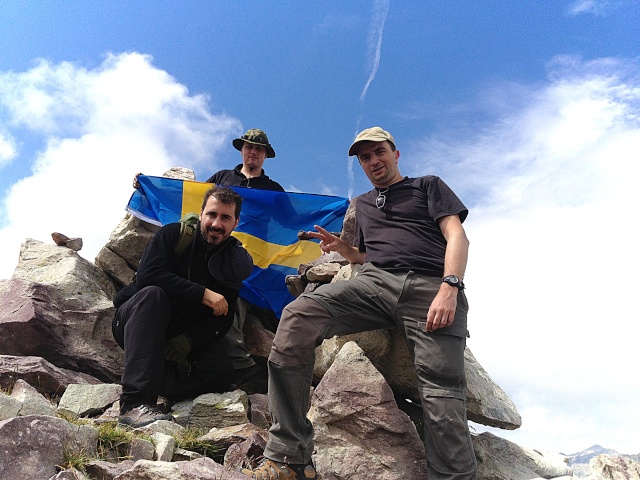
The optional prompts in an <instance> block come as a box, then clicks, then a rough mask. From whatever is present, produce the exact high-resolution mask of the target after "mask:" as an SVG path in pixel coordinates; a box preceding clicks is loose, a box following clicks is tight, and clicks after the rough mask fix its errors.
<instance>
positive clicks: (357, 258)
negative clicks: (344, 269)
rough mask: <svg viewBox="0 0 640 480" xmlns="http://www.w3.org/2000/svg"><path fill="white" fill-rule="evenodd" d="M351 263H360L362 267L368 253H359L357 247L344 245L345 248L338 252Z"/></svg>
mask: <svg viewBox="0 0 640 480" xmlns="http://www.w3.org/2000/svg"><path fill="white" fill-rule="evenodd" d="M337 251H338V253H339V254H340V255H342V256H343V257H344V259H345V260H347V261H348V262H349V263H358V264H360V265H362V264H363V263H364V262H365V257H366V253H365V252H361V251H359V250H358V249H357V248H356V247H352V246H350V245H347V244H346V243H345V244H344V248H341V249H340V250H337Z"/></svg>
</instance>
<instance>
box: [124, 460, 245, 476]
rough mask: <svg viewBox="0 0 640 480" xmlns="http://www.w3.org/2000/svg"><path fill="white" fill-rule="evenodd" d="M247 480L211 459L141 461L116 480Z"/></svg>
mask: <svg viewBox="0 0 640 480" xmlns="http://www.w3.org/2000/svg"><path fill="white" fill-rule="evenodd" d="M196 478H197V479H198V480H247V477H246V476H244V475H242V474H241V473H239V472H234V471H231V470H229V469H227V468H225V467H224V466H222V465H220V464H219V463H216V462H214V461H213V460H211V459H210V458H206V457H204V458H200V459H197V460H193V461H187V462H152V461H149V460H139V461H137V462H136V463H135V464H134V466H133V467H132V468H130V469H128V470H125V471H124V472H122V473H121V474H120V475H118V476H117V477H116V478H115V479H114V480H183V479H184V480H187V479H196Z"/></svg>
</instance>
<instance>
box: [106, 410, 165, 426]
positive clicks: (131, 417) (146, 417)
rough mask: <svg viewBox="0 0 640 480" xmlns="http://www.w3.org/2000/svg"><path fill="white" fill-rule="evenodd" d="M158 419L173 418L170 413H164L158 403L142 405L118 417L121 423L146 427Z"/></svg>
mask: <svg viewBox="0 0 640 480" xmlns="http://www.w3.org/2000/svg"><path fill="white" fill-rule="evenodd" d="M158 420H173V416H172V415H171V414H170V413H162V412H161V411H160V409H159V408H158V407H157V406H156V405H140V406H139V407H135V408H132V409H131V410H129V411H128V412H126V413H125V414H123V415H120V417H118V423H119V424H120V425H128V426H130V427H131V428H138V427H144V426H145V425H149V424H150V423H153V422H156V421H158Z"/></svg>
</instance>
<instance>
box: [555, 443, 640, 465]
mask: <svg viewBox="0 0 640 480" xmlns="http://www.w3.org/2000/svg"><path fill="white" fill-rule="evenodd" d="M602 454H607V455H613V456H619V457H625V458H628V459H630V460H635V461H636V462H640V453H637V454H633V455H628V454H625V453H620V452H618V451H616V450H611V449H610V448H604V447H602V446H600V445H593V446H592V447H589V448H587V449H586V450H583V451H581V452H578V453H573V454H571V455H567V454H566V453H561V455H564V456H565V457H567V461H568V463H569V465H570V466H574V465H581V464H585V465H589V460H591V459H592V458H593V457H597V456H598V455H602Z"/></svg>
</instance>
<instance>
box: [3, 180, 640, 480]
mask: <svg viewBox="0 0 640 480" xmlns="http://www.w3.org/2000/svg"><path fill="white" fill-rule="evenodd" d="M165 175H166V176H173V177H177V178H183V179H191V180H193V179H194V176H193V172H191V171H190V170H187V169H183V168H175V169H172V170H170V171H169V172H167V173H166V174H165ZM353 218H354V211H353V209H352V208H351V209H350V210H349V211H348V212H347V215H346V218H345V221H344V225H343V231H342V232H341V235H342V236H343V237H344V238H353ZM156 230H157V227H154V226H152V225H148V224H145V223H144V222H142V221H140V220H138V219H136V218H133V217H131V216H129V215H127V216H125V218H124V219H123V220H122V222H121V223H120V224H119V225H117V226H116V227H115V228H114V229H113V232H112V234H111V236H110V238H109V239H108V241H107V243H106V244H105V246H104V247H103V248H102V250H101V251H100V253H99V254H98V256H97V258H96V259H95V263H91V262H89V261H87V260H85V259H83V258H82V257H81V256H80V255H79V254H78V250H80V249H81V247H82V239H79V238H73V239H69V238H68V237H67V236H66V235H64V234H62V233H59V232H54V234H53V235H52V238H53V240H54V241H53V243H51V244H45V243H43V242H39V241H35V240H32V239H26V240H25V242H24V243H23V245H22V248H21V250H20V255H19V259H18V264H17V266H16V269H15V272H14V275H13V277H12V278H11V279H8V280H3V281H0V479H21V480H29V479H33V480H43V479H44V480H46V479H109V480H111V479H113V480H125V479H152V480H159V479H200V480H207V479H211V480H213V479H216V480H226V479H228V480H242V479H246V477H245V476H243V475H242V474H241V473H240V470H241V469H242V468H244V467H246V466H249V465H255V464H256V463H257V462H258V461H259V460H260V458H261V455H262V452H263V450H264V446H265V444H266V440H267V438H268V433H267V430H268V428H269V426H270V424H271V418H270V416H269V411H268V408H267V397H266V383H267V382H266V379H267V376H266V375H267V374H266V368H265V365H266V358H267V356H268V353H269V350H270V346H271V340H272V339H273V335H274V331H273V330H274V326H273V325H272V324H270V323H269V322H263V321H260V320H259V319H258V318H256V317H253V316H249V317H248V318H247V321H246V324H245V327H244V329H245V331H244V333H245V337H246V344H247V346H248V348H249V350H250V352H251V354H252V356H253V357H254V359H255V360H256V362H257V364H258V365H259V366H261V368H260V373H259V374H258V375H257V376H255V377H253V378H252V379H251V380H250V381H248V382H247V383H245V384H240V385H238V386H237V388H236V389H235V390H233V391H230V392H225V393H209V394H205V395H201V396H199V397H197V398H193V399H188V400H185V401H183V402H179V403H175V404H169V403H168V402H165V401H164V399H162V398H159V399H158V401H159V407H161V408H163V409H165V411H166V412H171V413H172V415H173V417H174V420H175V421H172V422H170V421H166V420H161V421H157V422H155V423H152V424H150V425H148V426H146V427H143V428H139V429H135V430H131V429H127V428H124V427H119V426H117V424H116V421H117V415H118V410H119V405H118V403H119V402H118V399H119V395H120V391H121V387H120V385H119V384H118V381H119V378H120V374H121V372H122V366H123V357H124V354H123V352H122V350H121V349H120V348H119V347H118V346H117V345H116V343H115V342H114V340H113V337H112V335H111V319H112V317H113V313H114V307H113V304H112V300H113V297H114V295H115V293H116V292H117V290H118V289H120V288H122V286H123V285H126V284H128V283H129V282H130V281H131V279H132V278H133V275H134V274H135V271H136V268H137V265H138V262H139V260H140V256H141V255H142V251H143V250H144V248H145V246H146V244H147V242H148V241H149V239H150V238H151V237H152V236H153V234H154V233H155V231H156ZM354 270H356V269H355V268H354V267H353V266H352V265H350V264H348V262H346V261H345V260H344V259H343V258H341V257H340V256H338V255H336V254H335V253H334V254H329V255H322V256H321V257H320V258H318V259H317V260H315V261H313V262H311V263H309V264H306V265H301V266H300V268H299V269H298V275H294V276H291V277H289V278H287V287H288V288H289V291H290V292H291V293H292V294H293V295H294V296H297V295H299V294H300V293H302V292H303V291H309V290H312V289H314V288H316V287H317V286H318V285H320V284H322V283H326V282H337V281H346V280H348V279H349V278H350V277H351V275H353V274H354V273H355V272H354ZM465 360H466V374H467V382H468V392H467V395H468V417H469V419H470V420H473V421H475V422H477V423H480V424H483V425H488V426H492V427H497V428H500V429H509V430H511V429H516V428H518V427H520V425H521V418H520V415H519V413H518V411H517V409H516V407H515V405H514V404H513V402H512V401H511V400H510V399H509V398H508V396H507V395H506V393H505V392H504V391H503V390H502V389H501V388H500V387H499V386H498V385H496V384H495V383H494V382H493V380H492V379H491V377H490V375H489V374H488V373H487V372H486V371H485V370H484V369H483V368H482V366H481V365H480V364H479V363H478V362H477V360H476V359H475V357H474V356H473V354H472V353H471V351H469V350H467V351H466V353H465ZM345 386H348V388H345ZM417 403H418V397H417V390H416V385H415V375H414V373H413V367H412V365H411V362H410V359H409V355H408V352H407V349H406V346H405V344H404V342H403V340H402V337H401V336H400V335H399V333H398V332H397V331H395V330H379V331H373V332H365V333H361V334H357V335H350V336H345V337H334V338H331V339H328V340H326V341H325V342H324V343H323V344H322V345H320V346H319V347H318V348H317V351H316V365H315V369H314V392H313V395H312V401H311V405H310V408H309V414H308V416H309V419H310V420H311V422H312V423H313V425H314V427H315V444H316V451H315V454H314V462H315V465H316V467H317V470H318V474H319V475H318V476H319V478H322V479H324V480H330V479H350V480H372V479H376V480H411V479H416V480H418V479H424V478H425V466H424V459H425V452H424V446H423V442H422V440H421V438H420V433H421V428H420V426H419V425H420V423H421V410H420V409H419V408H418V407H417V406H416V404H417ZM473 442H474V449H475V452H476V456H477V459H478V478H479V479H480V480H489V479H492V480H496V479H503V480H520V479H522V480H525V479H527V480H528V479H535V478H546V479H551V478H566V479H568V478H572V477H573V474H574V472H573V471H572V468H571V466H570V465H569V464H568V461H567V457H566V456H562V455H558V454H550V453H543V451H542V450H531V449H528V448H524V447H520V446H518V445H516V444H514V443H511V442H508V441H506V440H504V439H502V438H500V437H499V436H496V435H493V434H489V433H483V434H475V435H473ZM363 465H366V467H367V468H366V469H363V468H361V467H362V466H363ZM589 465H590V469H589V471H588V472H586V473H585V475H588V476H586V477H585V478H589V479H591V480H599V479H614V478H615V479H618V478H620V479H622V478H631V479H640V475H639V470H638V464H637V462H635V461H634V460H631V459H621V458H620V457H615V456H611V455H604V454H603V455H597V456H595V457H593V458H591V459H590V464H589ZM573 478H575V477H573Z"/></svg>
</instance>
